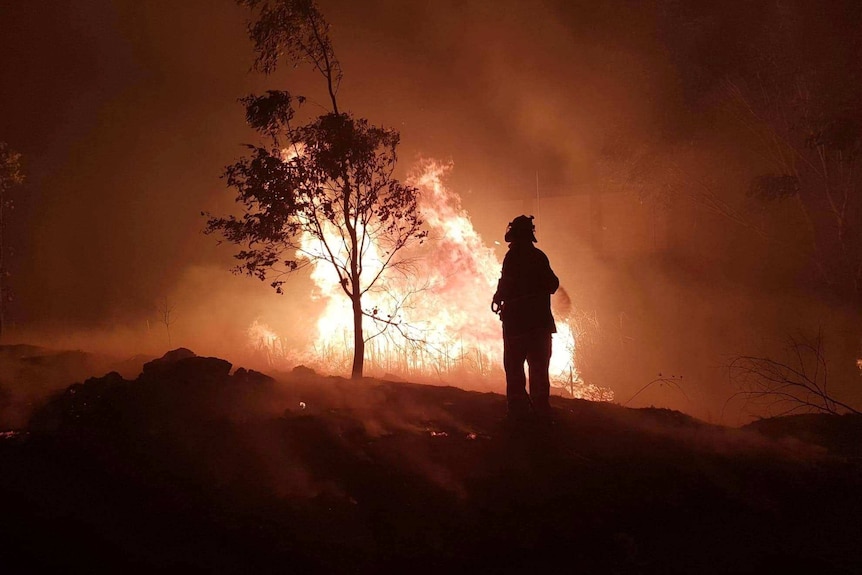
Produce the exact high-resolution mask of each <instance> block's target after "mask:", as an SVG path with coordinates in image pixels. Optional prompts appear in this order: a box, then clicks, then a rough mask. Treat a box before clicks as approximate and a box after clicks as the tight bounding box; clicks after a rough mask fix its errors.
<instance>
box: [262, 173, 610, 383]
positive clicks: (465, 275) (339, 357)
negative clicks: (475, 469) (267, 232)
mask: <svg viewBox="0 0 862 575" xmlns="http://www.w3.org/2000/svg"><path fill="white" fill-rule="evenodd" d="M421 168H422V169H421V171H420V172H419V175H418V176H416V177H415V178H413V181H412V183H413V185H415V186H416V187H417V188H419V190H420V200H419V210H420V212H421V215H422V219H423V220H424V222H425V225H426V227H427V229H428V230H429V237H428V239H427V240H426V242H425V243H424V244H423V245H422V246H416V247H411V248H408V249H405V250H402V251H403V252H404V253H403V254H401V255H402V259H401V260H400V265H399V266H396V267H395V268H392V269H389V270H387V272H389V273H387V272H384V275H383V276H382V277H381V280H380V282H379V285H377V286H376V287H375V288H373V289H371V290H369V291H368V292H367V293H366V294H365V296H363V309H364V310H365V311H366V313H367V314H368V315H367V317H365V319H364V324H363V328H364V330H365V336H366V339H367V342H366V356H365V368H366V372H367V373H369V374H375V375H384V374H387V373H388V374H398V375H401V376H404V377H410V378H412V379H414V380H421V379H429V378H434V379H440V378H443V377H446V376H459V377H464V376H466V377H467V378H471V379H477V378H482V379H487V378H489V377H492V376H496V378H497V379H498V380H499V381H502V377H503V376H502V354H503V344H502V337H501V326H500V321H499V319H498V318H497V316H496V315H494V314H493V313H492V312H491V310H490V299H491V295H492V294H493V293H494V290H495V289H496V284H497V279H498V278H499V276H500V268H501V262H500V260H499V259H498V258H497V256H496V254H495V253H494V250H493V249H492V248H490V247H488V246H487V245H486V244H485V243H484V241H483V240H482V238H481V237H480V236H479V234H478V233H477V232H476V230H475V229H474V228H473V224H472V222H471V221H470V217H469V215H468V214H467V212H466V211H465V210H464V209H462V207H461V202H460V198H459V197H458V196H457V195H456V194H455V193H454V192H452V191H451V190H449V189H447V188H446V187H445V186H444V185H443V179H444V177H445V176H446V174H447V172H448V171H449V169H450V166H447V165H441V164H438V163H435V162H425V163H423V165H422V166H421ZM325 233H326V234H327V235H328V237H332V238H333V240H335V239H336V238H337V236H336V235H335V234H337V233H338V231H337V230H335V229H328V230H325ZM338 244H339V242H338V241H332V242H330V245H338ZM301 245H302V249H303V251H304V252H306V253H307V254H310V255H314V254H319V253H320V250H321V249H323V248H322V246H321V245H319V243H318V242H317V240H315V239H313V238H312V237H311V236H306V237H303V238H302V244H301ZM380 252H381V250H380V248H379V247H378V246H374V245H372V246H370V248H369V249H368V251H367V252H366V253H365V254H364V261H365V270H366V272H365V274H364V277H374V275H375V274H376V273H377V272H378V271H379V270H380V268H381V266H382V265H383V263H382V259H381V253H380ZM336 257H341V258H346V254H336ZM311 279H312V280H313V282H314V284H315V291H314V293H313V294H312V297H313V298H315V299H319V300H322V301H323V303H324V304H325V309H324V311H323V313H322V314H321V316H320V317H319V318H318V320H317V333H316V334H314V335H313V338H312V342H311V344H310V346H309V349H308V350H306V353H305V354H304V357H303V361H304V362H305V363H307V364H310V365H316V366H318V367H322V368H323V369H325V370H327V371H347V370H348V369H349V366H350V362H351V360H352V356H353V323H352V308H351V302H350V300H349V299H348V298H347V297H345V295H344V292H343V291H342V289H341V286H340V285H339V283H338V277H337V274H336V273H335V271H334V270H333V269H332V265H331V264H329V263H328V262H325V261H320V260H318V261H315V262H314V263H313V265H312V271H311ZM249 336H250V338H251V342H252V344H253V345H255V346H256V347H258V349H260V346H261V344H262V343H263V345H266V346H267V347H268V348H270V349H271V350H272V352H273V354H274V355H279V354H278V352H279V351H280V352H281V356H282V357H283V356H284V350H283V349H282V350H278V349H276V347H277V345H279V342H280V339H279V338H278V336H277V335H276V334H274V333H272V332H271V331H270V330H268V328H266V326H264V325H262V324H259V323H258V322H255V324H253V326H252V327H251V328H249ZM576 340H577V338H576V333H575V332H574V331H573V328H572V326H571V325H570V321H569V320H568V319H567V318H557V334H555V336H554V344H553V345H554V353H553V355H552V358H551V376H552V382H553V384H554V385H555V386H556V387H559V388H562V389H565V390H566V391H567V392H568V393H570V394H571V395H573V396H575V397H585V398H588V399H598V400H609V399H612V397H613V394H612V392H610V390H607V389H602V388H598V387H596V386H589V385H586V384H584V382H583V381H582V380H581V378H580V376H579V374H578V372H577V368H576V365H575V359H576Z"/></svg>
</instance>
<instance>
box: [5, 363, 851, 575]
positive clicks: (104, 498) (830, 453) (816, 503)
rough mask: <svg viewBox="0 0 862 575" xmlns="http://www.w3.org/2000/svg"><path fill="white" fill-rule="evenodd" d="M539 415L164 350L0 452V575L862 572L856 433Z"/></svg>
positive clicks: (640, 414) (803, 423) (777, 424)
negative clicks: (542, 423)
mask: <svg viewBox="0 0 862 575" xmlns="http://www.w3.org/2000/svg"><path fill="white" fill-rule="evenodd" d="M552 401H553V407H554V408H555V410H556V424H555V425H554V426H553V427H552V428H550V429H548V428H543V427H525V428H519V429H509V428H507V427H506V426H505V425H504V424H503V420H502V416H503V414H504V411H505V399H504V397H502V396H500V395H498V394H493V393H477V392H468V391H464V390H461V389H458V388H454V387H439V386H427V385H417V384H410V383H396V382H389V381H380V380H373V379H365V380H362V381H351V380H345V379H341V378H334V377H323V376H319V375H317V374H315V373H314V372H312V371H311V370H308V369H305V368H297V369H295V370H294V371H293V372H291V373H285V374H277V377H276V378H273V377H269V376H267V375H264V374H261V373H257V372H254V371H248V370H245V369H242V368H239V369H236V370H233V366H231V364H230V363H228V362H226V361H224V360H221V359H217V358H203V357H197V356H195V355H194V354H192V353H191V352H189V351H188V350H175V351H174V352H171V353H170V354H168V355H166V356H165V357H164V358H162V359H159V360H155V361H152V362H149V363H147V364H144V366H143V370H142V372H141V374H140V375H139V376H138V377H137V378H135V379H126V378H124V377H123V376H122V375H120V374H119V373H116V372H114V373H110V374H108V375H105V376H103V377H100V378H91V379H88V380H86V381H84V382H83V383H78V384H75V385H73V386H70V387H68V388H67V389H65V390H63V391H62V392H60V393H58V394H56V395H55V396H53V397H51V398H50V399H49V400H48V401H47V402H46V403H45V404H44V405H42V406H41V407H40V408H39V409H37V410H36V411H35V412H34V413H33V415H32V417H31V419H30V423H29V426H28V427H27V428H26V429H23V428H22V429H20V430H18V431H14V432H6V433H4V434H3V435H2V439H0V469H2V473H0V505H2V509H3V515H4V521H3V522H2V528H0V529H2V532H0V535H2V537H0V541H2V543H0V555H2V556H3V557H4V566H5V567H6V569H4V573H5V572H12V573H31V572H44V571H45V570H49V572H59V571H60V570H63V571H69V570H75V571H79V570H87V571H92V570H94V569H96V570H100V571H110V572H119V571H122V572H153V571H177V572H183V573H189V572H207V573H269V572H273V573H274V572H278V573H285V572H306V573H307V572H312V573H318V572H319V573H347V572H350V573H391V572H404V571H406V570H409V571H410V572H414V573H415V572H419V573H426V572H429V573H430V572H450V573H451V572H471V573H492V572H493V573H522V572H523V573H527V572H529V573H533V572H539V571H544V572H549V573H564V572H565V573H569V572H574V571H580V572H587V573H754V572H783V571H785V570H790V569H791V568H793V570H794V571H796V572H800V571H801V572H817V573H854V572H859V571H860V569H862V549H860V547H859V545H858V534H859V533H860V532H862V498H860V497H859V496H858V494H859V492H860V488H862V466H860V461H862V459H860V456H862V447H860V443H859V442H857V441H855V440H853V438H854V437H858V433H859V430H860V429H862V422H860V420H859V418H844V419H841V420H840V421H841V424H840V425H835V424H834V423H833V422H837V421H839V420H837V419H824V417H823V416H817V417H811V416H809V418H808V419H801V420H800V419H798V418H787V419H776V420H768V421H764V422H759V423H758V424H754V425H752V426H748V427H747V428H743V429H732V428H726V427H721V426H715V425H709V424H706V423H704V422H701V421H698V420H696V419H693V418H691V417H689V416H687V415H685V414H682V413H679V412H674V411H669V410H663V409H628V408H624V407H621V406H618V405H613V404H606V403H591V402H586V401H581V400H565V399H562V398H556V397H555V398H552ZM824 422H825V423H824ZM825 428H829V429H830V432H829V433H826V432H822V431H820V432H815V431H812V430H820V429H825ZM853 434H856V435H855V436H854V435H853ZM848 438H850V439H848Z"/></svg>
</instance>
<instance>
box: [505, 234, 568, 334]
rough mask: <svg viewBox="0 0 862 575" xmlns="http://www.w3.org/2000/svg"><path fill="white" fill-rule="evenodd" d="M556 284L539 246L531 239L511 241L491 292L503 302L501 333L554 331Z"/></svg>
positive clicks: (555, 327)
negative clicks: (552, 300) (553, 301)
mask: <svg viewBox="0 0 862 575" xmlns="http://www.w3.org/2000/svg"><path fill="white" fill-rule="evenodd" d="M559 287H560V280H559V278H557V276H556V275H555V274H554V272H553V270H551V264H550V262H549V261H548V256H546V255H545V253H544V252H543V251H542V250H540V249H538V248H537V247H535V246H534V245H533V243H532V242H531V241H530V240H526V241H515V242H512V243H511V244H510V246H509V251H508V252H507V253H506V257H505V258H504V259H503V271H502V274H501V276H500V281H499V282H498V283H497V293H495V294H494V301H495V302H497V303H502V311H501V314H500V315H501V319H502V320H503V337H504V338H508V337H514V336H519V335H526V334H529V333H531V332H539V331H542V332H545V333H555V332H556V331H557V326H556V324H555V323H554V316H553V315H551V294H553V293H554V292H556V291H557V288H559Z"/></svg>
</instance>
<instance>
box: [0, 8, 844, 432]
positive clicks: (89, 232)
mask: <svg viewBox="0 0 862 575" xmlns="http://www.w3.org/2000/svg"><path fill="white" fill-rule="evenodd" d="M321 9H322V11H323V13H324V14H325V15H326V17H327V18H328V20H329V21H330V22H331V24H332V36H333V41H334V44H335V49H336V51H337V54H338V56H339V58H340V60H341V63H342V67H343V69H344V71H345V76H344V81H343V83H342V85H341V87H340V92H339V98H340V99H341V101H342V102H343V103H344V106H345V108H346V109H349V110H351V111H352V112H354V113H356V114H357V115H360V116H364V117H367V118H369V119H370V120H371V121H372V122H373V123H376V124H383V125H386V126H392V127H396V128H398V129H399V130H400V131H401V136H402V146H401V149H400V157H401V158H402V162H401V166H400V167H399V171H403V174H405V175H406V174H407V173H408V172H409V170H410V169H411V167H412V165H413V163H414V162H413V160H414V158H417V157H419V156H420V154H421V155H424V156H431V157H437V158H442V159H447V160H448V159H451V160H452V162H453V164H454V169H453V171H452V173H451V175H450V181H449V182H448V185H449V187H450V188H451V189H453V190H454V191H455V192H457V193H458V194H459V195H460V196H461V200H462V206H463V208H464V209H465V210H466V212H467V213H469V214H470V217H471V220H472V222H473V224H474V226H475V227H476V229H477V230H478V232H479V233H480V234H481V236H482V237H483V239H484V240H485V242H486V244H487V245H491V244H492V242H494V241H495V240H497V241H500V240H501V239H502V234H503V230H504V229H505V224H506V222H508V221H510V220H511V219H512V217H514V216H515V215H518V214H521V213H528V214H530V213H531V214H533V215H535V216H536V218H537V219H536V222H537V228H538V229H537V235H538V238H539V247H541V248H542V249H543V250H544V251H546V253H547V254H548V255H549V257H550V260H551V264H552V266H553V267H554V269H555V271H557V273H558V275H559V276H560V278H561V280H562V283H563V285H564V286H565V289H566V292H567V293H568V295H569V297H570V299H571V303H572V310H573V313H575V314H577V315H578V317H579V318H580V320H581V322H582V325H583V326H584V330H585V335H584V345H583V347H582V349H581V350H580V351H579V353H581V355H582V357H581V364H579V368H580V369H581V370H582V371H583V374H584V376H585V378H586V379H587V380H589V381H592V382H595V383H596V384H598V385H602V386H605V387H610V388H612V389H614V391H615V392H616V397H617V400H618V401H621V402H624V401H625V400H626V399H627V398H629V397H631V396H633V395H634V394H635V393H636V392H637V391H638V390H640V389H641V388H642V387H643V386H644V385H646V384H648V383H649V382H650V381H652V380H654V379H656V378H657V377H658V374H659V373H661V374H663V376H664V375H669V374H672V375H674V376H679V377H681V378H682V379H681V380H680V381H679V387H678V388H677V387H673V386H662V385H659V384H656V385H654V386H650V387H649V388H648V389H647V390H646V391H645V392H644V393H642V394H640V395H639V396H638V398H637V404H638V405H649V404H655V405H661V406H667V407H673V408H676V409H681V410H684V411H686V412H689V413H693V414H695V415H697V416H699V417H703V418H706V419H709V420H712V421H717V420H719V419H720V418H721V413H722V409H723V408H724V407H725V405H724V403H725V401H726V400H727V398H728V397H729V396H730V395H731V394H732V392H733V391H734V390H733V389H732V387H731V386H730V385H729V383H728V381H727V378H726V373H725V372H724V371H723V366H724V365H725V364H726V363H727V359H728V357H730V356H732V355H733V354H737V353H741V352H748V353H768V352H771V351H772V350H775V349H778V347H779V342H782V341H783V338H784V337H785V336H786V335H787V334H788V333H792V332H794V331H797V330H803V331H807V332H810V331H811V330H812V329H813V330H816V329H817V327H818V326H819V325H820V324H825V325H827V326H831V325H833V324H835V325H839V326H840V323H841V321H840V316H841V314H842V312H843V311H844V310H842V309H839V308H837V307H836V306H832V305H828V304H826V303H824V302H823V301H822V300H821V299H820V298H819V297H818V296H817V295H816V294H814V295H812V294H810V293H806V292H805V291H804V290H802V289H799V286H800V284H801V283H802V282H800V281H799V279H800V277H801V276H802V275H803V274H804V273H805V272H806V271H807V270H806V269H805V266H804V265H803V264H802V263H801V262H802V260H803V259H804V258H801V257H800V256H799V255H798V253H799V252H798V250H786V249H784V248H783V247H782V246H783V245H785V244H783V243H781V242H776V241H775V238H776V237H779V239H782V240H787V239H789V240H790V241H791V244H793V245H794V247H795V248H798V247H799V245H800V244H801V243H803V242H802V241H801V238H799V237H789V238H788V237H787V236H794V234H793V229H794V228H793V226H789V225H787V223H788V221H789V220H788V219H787V218H790V217H791V213H790V212H791V210H789V209H787V210H786V212H785V213H778V214H773V215H769V214H765V213H763V212H757V211H756V210H754V208H755V207H756V206H752V205H751V204H749V203H746V202H747V200H746V198H745V190H746V189H747V186H748V182H749V181H750V178H751V177H752V176H753V175H755V174H757V173H758V170H759V169H760V168H761V167H762V166H761V161H760V160H759V159H758V158H757V157H755V156H754V154H753V153H752V151H751V149H752V147H751V145H750V144H751V142H750V141H749V140H748V139H747V138H749V137H748V136H746V135H745V134H744V133H743V132H742V131H741V130H740V129H739V127H738V126H735V125H733V124H731V123H730V122H728V121H727V116H726V115H724V114H725V110H723V108H722V105H721V104H722V93H721V78H722V77H723V75H724V74H726V73H728V72H732V71H734V70H736V69H740V67H741V66H746V65H748V64H747V63H746V61H745V59H744V57H743V56H744V54H743V51H741V49H740V48H739V46H741V45H744V40H745V39H746V38H747V37H749V36H751V34H753V33H754V32H755V31H758V30H760V31H764V30H765V31H769V30H773V29H777V28H776V26H777V25H778V20H777V16H776V14H774V13H773V11H771V9H767V8H763V9H758V10H754V9H753V8H752V7H751V6H749V5H748V4H746V6H745V9H744V10H736V9H735V7H725V8H721V9H719V8H702V9H695V8H686V7H685V6H680V5H679V3H676V2H659V3H646V4H637V3H630V2H606V3H595V2H586V1H584V2H556V1H551V0H548V1H543V2H532V3H524V2H514V1H505V2H496V3H467V4H464V3H460V2H434V3H420V2H416V3H404V2H394V0H374V1H370V2H362V3H356V2H345V1H341V0H327V1H323V2H321ZM246 17H247V14H246V13H245V12H243V11H242V10H240V9H239V8H237V7H236V6H235V5H234V3H233V2H232V1H230V0H219V1H217V2H211V1H206V2H204V1H203V0H198V1H190V2H183V3H180V4H177V5H171V6H167V5H164V4H159V3H144V4H142V3H139V2H133V1H131V0H128V1H123V2H108V1H107V0H101V1H98V2H95V3H90V4H88V6H87V9H86V10H83V9H81V8H80V7H79V6H77V4H76V3H71V2H56V3H53V4H52V6H51V8H44V9H40V10H38V11H37V10H36V9H35V8H33V7H32V6H29V4H21V5H18V6H10V7H6V8H4V20H5V19H8V22H9V25H8V29H9V31H10V33H9V34H6V35H4V38H2V39H0V49H2V50H3V52H4V53H5V54H11V55H15V56H16V57H10V58H4V59H3V62H2V63H0V81H2V83H3V85H4V86H8V87H9V90H6V91H4V94H3V95H2V96H0V98H2V102H0V103H2V109H3V110H4V114H3V117H2V118H0V122H2V123H0V138H2V139H3V140H4V141H8V142H9V144H10V145H11V146H12V147H13V148H15V149H17V150H20V151H21V152H22V153H23V154H24V161H25V167H26V169H27V171H28V185H27V186H26V188H25V189H24V190H22V192H21V196H20V197H18V198H17V203H18V210H17V211H16V212H15V213H14V215H13V216H12V218H11V219H10V221H9V224H8V228H7V234H8V243H9V244H11V245H13V246H14V247H15V255H14V257H13V258H11V259H10V261H9V268H10V271H11V273H12V276H11V279H10V282H11V284H12V285H13V288H14V289H15V292H16V299H15V301H14V302H13V303H11V304H10V306H9V313H8V315H7V318H8V320H9V323H8V324H7V326H6V327H7V328H8V329H6V333H5V334H4V337H8V340H9V341H20V342H32V343H39V344H42V345H46V346H50V347H56V348H63V349H86V350H98V351H101V352H104V353H109V354H111V355H113V356H118V357H131V356H133V355H135V354H145V355H150V356H157V355H160V354H161V353H162V352H163V351H164V350H166V349H168V348H169V347H178V346H185V347H189V348H191V349H193V350H194V351H195V352H196V353H198V354H201V355H217V356H221V357H226V358H228V359H229V360H231V361H235V362H236V363H245V362H254V361H257V362H259V363H260V364H262V365H265V364H266V360H265V358H261V356H260V355H259V354H257V355H256V353H255V350H254V349H248V345H247V333H246V330H247V329H248V326H249V325H251V324H252V323H253V322H254V321H255V320H262V321H265V322H266V323H267V324H268V325H269V327H270V328H271V329H272V330H273V331H275V332H277V333H279V334H280V335H282V336H283V337H285V338H287V340H288V341H287V342H285V347H286V348H288V349H293V348H298V347H301V346H302V345H303V344H304V342H303V339H304V336H305V334H307V333H309V331H310V325H311V321H312V318H313V316H314V314H315V313H316V312H317V311H318V310H317V308H316V305H317V304H316V303H315V302H314V301H313V300H312V299H311V298H310V296H309V292H310V290H311V284H310V282H309V281H308V279H307V278H305V277H302V276H300V277H295V278H292V279H291V280H290V282H289V284H288V285H287V290H288V291H287V293H286V295H284V296H277V295H276V294H274V293H272V290H270V288H269V287H268V286H267V285H266V284H262V283H260V282H257V281H256V280H252V279H248V278H243V277H236V276H232V275H231V274H230V273H229V272H228V271H227V270H228V269H229V268H230V267H231V265H232V261H231V258H230V253H231V251H232V247H231V246H225V245H221V246H220V245H217V243H216V241H215V239H214V238H213V237H209V236H203V235H202V234H201V233H200V231H201V229H202V227H203V218H201V217H200V211H201V210H208V211H212V212H213V213H225V212H228V211H230V210H231V209H233V201H232V199H233V198H232V196H231V192H230V191H229V190H227V189H226V188H225V186H224V182H223V181H222V180H220V179H219V176H220V174H221V173H222V170H223V167H224V166H225V165H227V164H228V163H230V162H232V161H234V160H235V158H236V157H237V156H238V155H239V154H241V153H242V149H241V148H240V144H242V143H244V142H249V141H253V135H252V134H250V133H249V131H248V130H247V128H246V127H245V126H244V125H243V115H242V110H241V108H240V106H239V104H238V103H237V102H236V99H237V98H239V97H242V96H244V95H246V94H248V93H249V92H252V91H258V92H259V91H261V90H264V89H268V88H288V89H290V90H292V91H294V92H296V93H301V94H304V95H307V96H308V97H309V102H308V104H307V108H306V110H307V111H308V112H309V113H314V111H315V110H316V109H317V108H316V107H315V106H316V104H315V103H314V102H315V101H316V100H317V99H319V98H318V96H320V90H321V86H319V85H317V84H315V83H314V82H315V81H316V79H315V78H314V77H313V76H312V75H309V74H306V73H303V72H301V71H295V70H287V69H285V70H281V71H279V72H278V73H277V74H276V75H274V76H272V77H260V76H256V75H251V74H249V73H248V69H249V66H250V64H251V61H252V55H251V51H250V49H251V48H250V43H249V42H248V41H247V39H246V38H245V35H244V21H245V18H246ZM45 37H52V38H55V39H57V41H58V42H60V44H59V45H58V44H56V43H54V44H52V43H46V42H45V41H44V38H45ZM624 191H625V193H624ZM597 197H598V198H600V199H599V200H596V198H597ZM716 199H720V200H721V202H723V203H716V201H715V200H716ZM597 201H598V204H597V203H596V202H597ZM599 204H601V210H600V212H601V213H600V214H597V211H596V210H597V209H599V208H598V205H599ZM728 207H729V208H730V210H729V211H728V210H727V209H725V208H728ZM739 214H745V218H744V219H743V220H740V219H739V218H736V217H735V216H737V215H739ZM598 215H600V217H598ZM763 225H767V228H768V229H769V231H770V235H769V236H768V237H764V236H763V235H762V234H760V233H759V232H758V231H757V230H758V229H760V230H762V229H763V227H762V226H763ZM770 225H771V226H772V227H771V228H770V227H769V226H770ZM781 230H784V231H781ZM787 230H790V231H789V232H788V231H787ZM782 234H783V236H782ZM796 236H798V234H796ZM794 242H795V243H794ZM496 249H497V255H498V256H500V257H502V255H503V250H504V246H498V247H497V248H496ZM788 286H790V287H791V288H792V289H788ZM165 303H166V304H167V306H168V307H171V308H172V309H173V311H172V316H171V318H170V319H171V321H172V322H173V323H171V325H170V342H169V341H168V328H167V326H165V325H164V324H163V323H162V321H160V317H159V306H160V304H165ZM262 318H265V319H262ZM162 319H163V318H162ZM833 320H834V321H833ZM835 329H837V328H835ZM833 331H834V330H833ZM842 391H843V390H842ZM847 391H848V392H852V389H850V388H849V387H848V388H847ZM733 417H737V418H738V419H735V420H734V419H733ZM733 417H731V420H730V421H731V422H733V421H739V420H741V419H745V417H749V415H747V414H745V413H744V412H742V413H740V414H739V415H738V416H733Z"/></svg>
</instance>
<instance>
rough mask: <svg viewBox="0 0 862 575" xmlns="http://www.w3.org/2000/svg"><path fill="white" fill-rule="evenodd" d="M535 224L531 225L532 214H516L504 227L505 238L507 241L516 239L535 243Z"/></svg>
mask: <svg viewBox="0 0 862 575" xmlns="http://www.w3.org/2000/svg"><path fill="white" fill-rule="evenodd" d="M535 232H536V226H535V225H533V216H518V217H517V218H515V219H514V220H512V221H511V222H509V225H508V227H506V236H505V238H504V239H505V240H506V242H507V243H510V242H514V241H516V240H530V241H531V242H533V243H536V233H535Z"/></svg>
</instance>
